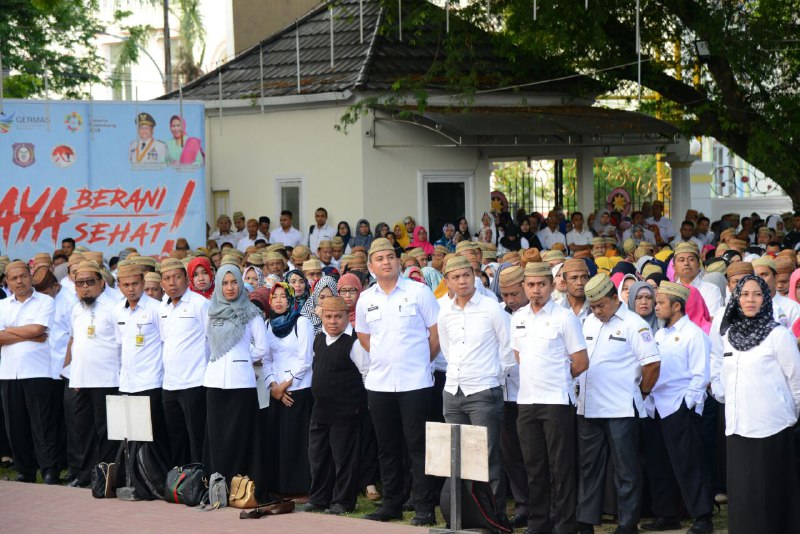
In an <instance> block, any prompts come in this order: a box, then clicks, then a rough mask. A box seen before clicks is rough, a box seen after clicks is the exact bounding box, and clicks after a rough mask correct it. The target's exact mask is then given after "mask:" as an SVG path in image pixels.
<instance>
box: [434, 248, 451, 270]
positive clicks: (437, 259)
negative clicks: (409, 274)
mask: <svg viewBox="0 0 800 534" xmlns="http://www.w3.org/2000/svg"><path fill="white" fill-rule="evenodd" d="M453 248H454V249H455V247H453ZM448 254H450V252H449V251H448V250H447V247H445V246H442V245H436V246H435V247H433V256H432V259H431V267H433V268H434V269H436V270H437V271H439V272H442V267H443V264H444V257H445V256H447V255H448Z"/></svg>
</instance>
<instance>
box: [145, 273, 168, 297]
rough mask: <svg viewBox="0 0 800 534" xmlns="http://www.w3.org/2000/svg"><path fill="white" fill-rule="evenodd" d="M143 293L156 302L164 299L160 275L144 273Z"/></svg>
mask: <svg viewBox="0 0 800 534" xmlns="http://www.w3.org/2000/svg"><path fill="white" fill-rule="evenodd" d="M144 292H145V293H146V294H147V296H148V297H150V298H151V299H155V300H157V301H158V302H161V300H162V299H163V298H164V288H163V287H161V275H160V274H158V273H145V275H144Z"/></svg>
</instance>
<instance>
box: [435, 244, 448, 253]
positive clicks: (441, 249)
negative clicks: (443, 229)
mask: <svg viewBox="0 0 800 534" xmlns="http://www.w3.org/2000/svg"><path fill="white" fill-rule="evenodd" d="M433 253H434V254H450V251H449V250H447V247H445V246H442V245H436V246H435V247H433Z"/></svg>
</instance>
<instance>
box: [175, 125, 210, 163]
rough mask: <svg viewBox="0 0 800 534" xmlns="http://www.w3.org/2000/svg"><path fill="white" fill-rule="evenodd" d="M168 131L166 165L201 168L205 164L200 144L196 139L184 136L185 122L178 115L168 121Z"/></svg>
mask: <svg viewBox="0 0 800 534" xmlns="http://www.w3.org/2000/svg"><path fill="white" fill-rule="evenodd" d="M169 131H170V133H171V134H172V139H170V140H169V141H167V165H169V166H171V167H178V166H180V167H183V166H192V167H201V166H203V164H204V163H205V157H206V155H205V153H204V152H203V147H202V143H201V141H200V139H199V138H197V137H189V136H188V135H187V134H186V120H184V119H183V118H182V117H181V116H180V115H173V116H172V117H170V119H169Z"/></svg>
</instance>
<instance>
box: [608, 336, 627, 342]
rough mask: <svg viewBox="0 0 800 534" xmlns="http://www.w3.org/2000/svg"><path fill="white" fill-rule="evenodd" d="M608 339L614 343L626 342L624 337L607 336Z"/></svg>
mask: <svg viewBox="0 0 800 534" xmlns="http://www.w3.org/2000/svg"><path fill="white" fill-rule="evenodd" d="M608 339H613V340H614V341H628V340H627V339H625V338H624V337H617V336H608Z"/></svg>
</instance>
